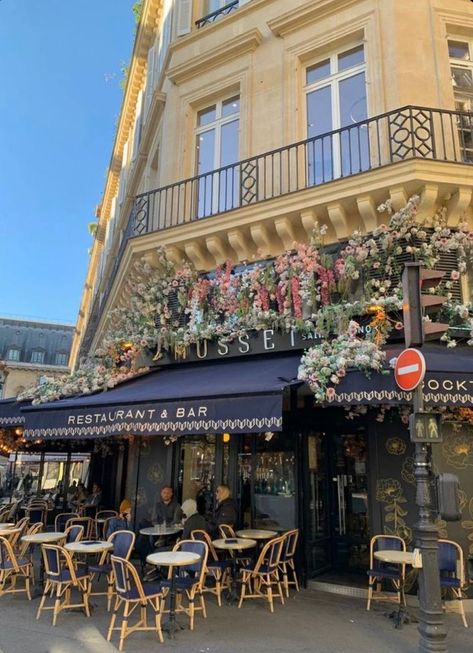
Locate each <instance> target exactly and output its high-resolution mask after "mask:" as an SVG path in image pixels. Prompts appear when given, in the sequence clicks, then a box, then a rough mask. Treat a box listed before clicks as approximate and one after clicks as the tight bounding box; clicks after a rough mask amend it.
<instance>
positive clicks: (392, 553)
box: [373, 549, 422, 628]
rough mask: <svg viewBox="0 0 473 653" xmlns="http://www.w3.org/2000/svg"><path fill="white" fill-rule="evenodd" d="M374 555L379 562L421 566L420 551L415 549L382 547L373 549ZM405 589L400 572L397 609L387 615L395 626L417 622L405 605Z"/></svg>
mask: <svg viewBox="0 0 473 653" xmlns="http://www.w3.org/2000/svg"><path fill="white" fill-rule="evenodd" d="M373 555H374V557H375V558H376V560H379V561H380V562H386V563H388V564H393V565H410V566H411V567H412V568H413V569H419V568H420V567H422V558H421V555H420V552H419V551H418V550H417V549H416V550H415V551H399V550H398V549H396V550H394V549H393V550H391V549H382V550H381V551H375V552H374V554H373ZM404 589H405V578H404V577H403V574H401V577H400V581H399V593H400V595H401V602H400V603H399V607H398V609H397V610H394V611H393V612H391V613H390V614H389V617H390V618H391V619H393V621H394V627H395V628H402V626H403V625H404V624H405V623H406V624H408V623H410V622H413V623H415V622H417V619H415V618H414V617H413V616H412V615H410V614H409V612H408V610H407V607H406V597H405V594H404Z"/></svg>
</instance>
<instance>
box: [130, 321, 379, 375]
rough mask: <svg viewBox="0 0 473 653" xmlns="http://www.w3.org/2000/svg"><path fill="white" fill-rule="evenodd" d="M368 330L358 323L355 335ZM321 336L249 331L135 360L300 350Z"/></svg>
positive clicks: (163, 361)
mask: <svg viewBox="0 0 473 653" xmlns="http://www.w3.org/2000/svg"><path fill="white" fill-rule="evenodd" d="M369 333H371V327H370V326H369V325H366V326H363V325H361V326H360V327H359V330H358V334H359V335H360V336H361V337H363V336H364V335H367V334H369ZM322 340H323V336H322V335H320V334H319V333H317V332H316V331H312V332H309V333H307V334H301V333H298V332H297V331H296V330H295V329H291V330H290V331H287V332H282V331H278V330H276V329H262V330H261V331H256V330H255V331H249V332H247V333H244V334H242V335H240V336H238V337H237V338H236V339H235V340H232V341H226V340H224V339H220V340H201V341H199V342H197V343H194V344H192V345H191V346H189V347H188V348H187V349H186V353H185V356H182V357H178V356H175V355H174V354H172V353H170V352H166V351H158V352H151V351H148V352H144V353H143V354H142V355H141V356H140V358H139V359H138V362H137V363H138V367H142V366H143V367H155V366H162V365H170V364H175V363H176V362H179V361H180V362H186V363H193V362H197V361H202V360H206V361H210V360H219V359H227V358H237V357H243V356H253V355H256V354H275V353H283V352H289V351H302V350H304V349H308V348H309V347H311V346H312V345H317V344H320V343H321V342H322Z"/></svg>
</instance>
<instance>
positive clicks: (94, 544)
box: [64, 540, 113, 553]
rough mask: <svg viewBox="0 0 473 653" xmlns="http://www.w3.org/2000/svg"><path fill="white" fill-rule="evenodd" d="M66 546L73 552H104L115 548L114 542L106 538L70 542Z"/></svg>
mask: <svg viewBox="0 0 473 653" xmlns="http://www.w3.org/2000/svg"><path fill="white" fill-rule="evenodd" d="M64 548H65V549H67V551H70V552H71V553H103V552H104V551H110V549H113V542H108V541H106V540H81V541H80V542H68V543H67V544H65V545H64Z"/></svg>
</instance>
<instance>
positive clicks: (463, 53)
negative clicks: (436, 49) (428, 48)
mask: <svg viewBox="0 0 473 653" xmlns="http://www.w3.org/2000/svg"><path fill="white" fill-rule="evenodd" d="M448 55H449V57H452V59H464V60H465V61H469V60H470V53H469V50H468V43H462V42H461V41H449V42H448Z"/></svg>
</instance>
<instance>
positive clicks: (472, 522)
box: [460, 498, 473, 554]
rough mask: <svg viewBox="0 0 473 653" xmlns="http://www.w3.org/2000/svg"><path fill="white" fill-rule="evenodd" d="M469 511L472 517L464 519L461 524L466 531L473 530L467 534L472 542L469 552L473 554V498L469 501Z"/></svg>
mask: <svg viewBox="0 0 473 653" xmlns="http://www.w3.org/2000/svg"><path fill="white" fill-rule="evenodd" d="M460 505H461V504H460ZM465 505H466V503H465ZM468 512H469V516H470V519H465V520H463V521H462V523H461V526H462V528H464V529H465V530H466V531H471V533H468V535H467V538H468V540H469V542H470V544H469V545H468V553H469V554H473V498H471V499H470V501H469V502H468Z"/></svg>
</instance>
